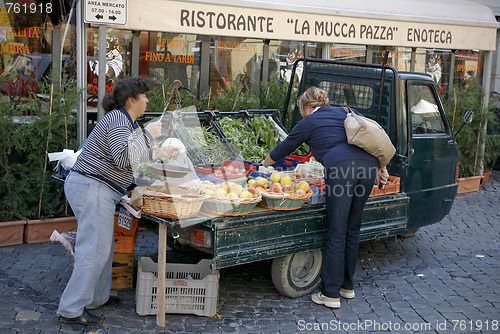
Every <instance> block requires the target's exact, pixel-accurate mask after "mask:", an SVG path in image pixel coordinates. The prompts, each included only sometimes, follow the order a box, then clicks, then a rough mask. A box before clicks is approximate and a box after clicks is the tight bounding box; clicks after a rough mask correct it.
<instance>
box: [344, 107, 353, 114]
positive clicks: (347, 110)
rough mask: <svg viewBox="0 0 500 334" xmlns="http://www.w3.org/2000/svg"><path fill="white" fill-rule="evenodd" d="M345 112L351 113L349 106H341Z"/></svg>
mask: <svg viewBox="0 0 500 334" xmlns="http://www.w3.org/2000/svg"><path fill="white" fill-rule="evenodd" d="M342 108H343V109H344V111H345V113H346V114H352V110H351V107H342Z"/></svg>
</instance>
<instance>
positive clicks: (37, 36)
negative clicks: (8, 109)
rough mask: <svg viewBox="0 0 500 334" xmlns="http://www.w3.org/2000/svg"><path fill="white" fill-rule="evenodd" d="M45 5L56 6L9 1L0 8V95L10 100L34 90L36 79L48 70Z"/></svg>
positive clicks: (50, 62) (23, 97)
mask: <svg viewBox="0 0 500 334" xmlns="http://www.w3.org/2000/svg"><path fill="white" fill-rule="evenodd" d="M47 6H49V7H48V8H49V9H50V11H51V12H52V11H53V10H55V9H57V8H56V7H52V4H46V3H45V2H44V3H42V2H41V1H31V2H29V3H27V4H23V3H21V4H20V3H18V2H15V1H12V2H10V3H6V4H5V6H2V7H3V8H0V76H1V77H2V78H1V80H0V94H1V95H3V96H8V97H9V98H10V100H15V101H17V100H21V99H25V98H27V97H28V96H29V95H30V94H31V93H38V91H39V85H38V83H39V81H40V80H41V79H42V78H44V77H48V75H49V73H50V71H51V68H52V66H51V65H52V56H51V54H50V52H51V50H50V45H51V39H50V38H51V34H50V33H49V29H47V22H46V21H48V20H49V19H48V18H47V15H46V14H47V13H46V9H47ZM49 23H50V22H49Z"/></svg>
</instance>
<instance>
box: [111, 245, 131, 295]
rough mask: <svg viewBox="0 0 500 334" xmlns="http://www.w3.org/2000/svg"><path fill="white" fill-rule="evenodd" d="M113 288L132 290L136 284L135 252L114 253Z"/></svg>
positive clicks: (116, 289)
mask: <svg viewBox="0 0 500 334" xmlns="http://www.w3.org/2000/svg"><path fill="white" fill-rule="evenodd" d="M111 270H112V271H111V290H115V291H119V290H131V289H132V288H133V284H134V252H133V250H132V252H130V253H117V252H115V253H114V254H113V267H112V269H111Z"/></svg>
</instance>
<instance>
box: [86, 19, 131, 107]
mask: <svg viewBox="0 0 500 334" xmlns="http://www.w3.org/2000/svg"><path fill="white" fill-rule="evenodd" d="M87 36H88V38H87V46H88V49H87V84H88V86H89V88H88V89H87V94H88V97H89V100H90V101H91V102H92V105H93V106H94V107H95V106H97V95H98V81H99V74H100V73H99V71H100V69H99V67H100V66H99V51H100V50H104V51H105V52H106V57H105V58H106V64H105V70H104V71H105V72H104V73H105V76H106V87H105V92H106V93H111V92H112V91H113V86H114V83H115V82H116V81H118V80H119V79H121V78H124V77H127V76H130V70H129V62H128V59H129V57H130V51H129V50H130V42H131V38H132V33H131V32H130V31H128V30H118V29H107V31H106V45H104V46H100V45H99V29H98V28H92V27H89V28H88V29H87Z"/></svg>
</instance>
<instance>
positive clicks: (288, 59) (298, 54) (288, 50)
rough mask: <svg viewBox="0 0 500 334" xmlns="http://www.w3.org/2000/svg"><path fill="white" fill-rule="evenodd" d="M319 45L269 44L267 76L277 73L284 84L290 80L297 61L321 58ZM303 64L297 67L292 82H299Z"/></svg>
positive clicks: (280, 42)
mask: <svg viewBox="0 0 500 334" xmlns="http://www.w3.org/2000/svg"><path fill="white" fill-rule="evenodd" d="M321 53H322V49H321V44H319V43H311V42H297V41H276V40H273V41H271V42H270V43H269V58H270V60H269V75H271V74H272V73H273V72H277V73H278V75H279V78H280V79H281V80H284V81H286V82H290V80H291V79H292V77H291V75H292V68H293V64H294V63H295V61H296V60H297V59H301V58H304V57H307V58H321ZM302 72H303V63H302V62H301V63H299V64H298V65H297V68H296V71H295V75H294V77H293V81H294V82H296V83H297V82H299V81H300V79H301V78H302Z"/></svg>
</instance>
